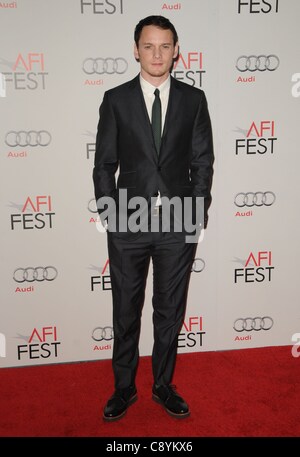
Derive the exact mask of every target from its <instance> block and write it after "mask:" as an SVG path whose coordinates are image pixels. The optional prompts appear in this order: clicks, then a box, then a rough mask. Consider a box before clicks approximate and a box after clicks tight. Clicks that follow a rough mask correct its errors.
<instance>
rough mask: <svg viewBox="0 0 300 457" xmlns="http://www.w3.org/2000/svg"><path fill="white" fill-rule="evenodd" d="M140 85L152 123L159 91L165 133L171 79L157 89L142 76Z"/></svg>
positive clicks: (157, 202) (158, 203) (157, 203)
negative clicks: (155, 93) (155, 92)
mask: <svg viewBox="0 0 300 457" xmlns="http://www.w3.org/2000/svg"><path fill="white" fill-rule="evenodd" d="M140 83H141V88H142V91H143V95H144V99H145V103H146V107H147V111H148V115H149V119H150V122H151V117H152V104H153V102H154V98H155V95H154V91H155V89H159V96H160V101H161V129H162V132H163V129H164V125H165V119H166V112H167V107H168V101H169V93H170V84H171V77H170V76H169V77H168V78H167V79H166V80H165V81H164V82H163V83H162V84H161V85H160V86H158V87H156V86H153V85H152V84H150V83H149V82H148V81H146V80H145V79H144V78H143V77H142V76H141V75H140ZM162 132H161V133H162ZM155 206H156V207H157V206H161V199H160V193H159V192H158V197H157V200H156V204H155Z"/></svg>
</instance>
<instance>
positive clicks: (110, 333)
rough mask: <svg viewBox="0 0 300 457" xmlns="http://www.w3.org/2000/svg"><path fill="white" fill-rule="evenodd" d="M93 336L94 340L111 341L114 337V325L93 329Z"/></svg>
mask: <svg viewBox="0 0 300 457" xmlns="http://www.w3.org/2000/svg"><path fill="white" fill-rule="evenodd" d="M92 338H93V340H94V341H111V340H113V339H114V329H113V328H112V327H96V328H94V330H93V333H92Z"/></svg>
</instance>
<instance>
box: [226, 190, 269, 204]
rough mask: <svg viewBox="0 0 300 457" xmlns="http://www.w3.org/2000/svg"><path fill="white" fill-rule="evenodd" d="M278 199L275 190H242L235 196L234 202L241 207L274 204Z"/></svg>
mask: <svg viewBox="0 0 300 457" xmlns="http://www.w3.org/2000/svg"><path fill="white" fill-rule="evenodd" d="M275 200H276V196H275V194H274V192H271V191H267V192H240V193H239V194H236V196H235V198H234V204H235V205H236V206H238V207H239V208H242V207H243V206H248V207H249V208H250V207H252V206H272V205H273V203H274V202H275Z"/></svg>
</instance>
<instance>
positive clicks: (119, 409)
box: [103, 387, 137, 421]
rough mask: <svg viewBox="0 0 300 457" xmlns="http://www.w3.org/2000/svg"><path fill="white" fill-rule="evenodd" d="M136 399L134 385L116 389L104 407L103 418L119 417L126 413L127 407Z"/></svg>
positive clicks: (108, 419) (109, 419)
mask: <svg viewBox="0 0 300 457" xmlns="http://www.w3.org/2000/svg"><path fill="white" fill-rule="evenodd" d="M136 400H137V392H136V388H135V387H128V388H126V389H116V390H115V392H114V394H113V395H112V396H111V397H110V399H109V400H108V402H107V404H106V406H105V408H104V413H103V419H104V420H106V421H114V420H117V419H120V418H121V417H123V416H124V414H125V413H126V411H127V408H128V407H129V406H130V405H132V404H133V403H134V402H135V401H136Z"/></svg>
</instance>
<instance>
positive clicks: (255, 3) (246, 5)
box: [237, 0, 279, 14]
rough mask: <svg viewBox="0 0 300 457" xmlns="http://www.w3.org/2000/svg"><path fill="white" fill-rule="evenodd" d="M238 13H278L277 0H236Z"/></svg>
mask: <svg viewBox="0 0 300 457" xmlns="http://www.w3.org/2000/svg"><path fill="white" fill-rule="evenodd" d="M237 6H238V11H237V12H238V14H241V13H246V14H260V13H262V14H268V13H278V10H279V0H248V1H247V0H238V5H237Z"/></svg>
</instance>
